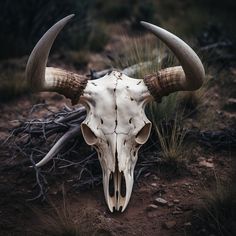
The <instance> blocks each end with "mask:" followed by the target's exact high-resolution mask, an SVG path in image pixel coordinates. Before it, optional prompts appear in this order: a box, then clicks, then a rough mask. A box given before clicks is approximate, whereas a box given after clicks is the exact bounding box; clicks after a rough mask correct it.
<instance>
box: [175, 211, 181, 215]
mask: <svg viewBox="0 0 236 236" xmlns="http://www.w3.org/2000/svg"><path fill="white" fill-rule="evenodd" d="M182 213H183V212H182V211H173V212H172V214H173V215H180V214H182Z"/></svg>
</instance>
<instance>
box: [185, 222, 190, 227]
mask: <svg viewBox="0 0 236 236" xmlns="http://www.w3.org/2000/svg"><path fill="white" fill-rule="evenodd" d="M191 225H192V224H191V222H186V223H184V226H185V227H190V226H191Z"/></svg>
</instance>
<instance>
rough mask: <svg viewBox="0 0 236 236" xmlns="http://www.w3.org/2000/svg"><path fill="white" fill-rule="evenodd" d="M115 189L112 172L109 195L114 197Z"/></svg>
mask: <svg viewBox="0 0 236 236" xmlns="http://www.w3.org/2000/svg"><path fill="white" fill-rule="evenodd" d="M114 195H115V189H114V173H113V172H111V174H110V177H109V196H110V197H114Z"/></svg>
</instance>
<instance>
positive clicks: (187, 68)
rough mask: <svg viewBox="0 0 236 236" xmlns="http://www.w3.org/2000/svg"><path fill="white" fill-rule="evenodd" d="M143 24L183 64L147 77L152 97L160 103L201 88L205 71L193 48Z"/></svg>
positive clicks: (149, 25) (166, 33)
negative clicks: (171, 96)
mask: <svg viewBox="0 0 236 236" xmlns="http://www.w3.org/2000/svg"><path fill="white" fill-rule="evenodd" d="M141 24H142V25H143V26H144V27H145V28H147V29H148V30H150V31H151V32H152V33H153V34H154V35H155V36H157V37H158V38H159V39H160V40H161V41H163V42H164V43H165V44H166V45H167V46H168V47H169V48H170V49H171V50H172V51H173V53H174V54H175V56H176V57H177V58H178V60H179V61H180V64H181V66H175V67H169V68H166V69H163V70H160V71H158V72H157V73H156V74H152V75H147V76H145V78H144V82H145V84H146V86H147V87H148V89H149V92H150V93H151V95H152V96H153V97H154V98H155V99H156V100H157V101H160V99H161V97H163V96H167V95H168V94H170V93H173V92H175V91H181V90H182V91H186V90H189V91H192V90H196V89H198V88H200V87H201V85H202V83H203V80H204V77H205V71H204V67H203V65H202V62H201V60H200V59H199V57H198V56H197V54H196V53H195V52H194V51H193V50H192V48H190V47H189V46H188V45H187V44H186V43H185V42H184V41H183V40H181V39H180V38H178V37H177V36H175V35H174V34H172V33H170V32H168V31H167V30H164V29H162V28H160V27H158V26H155V25H153V24H150V23H147V22H143V21H142V22H141Z"/></svg>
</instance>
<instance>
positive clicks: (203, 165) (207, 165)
mask: <svg viewBox="0 0 236 236" xmlns="http://www.w3.org/2000/svg"><path fill="white" fill-rule="evenodd" d="M199 166H202V167H207V168H213V167H214V164H213V163H211V162H208V161H206V160H204V161H200V162H199Z"/></svg>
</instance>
